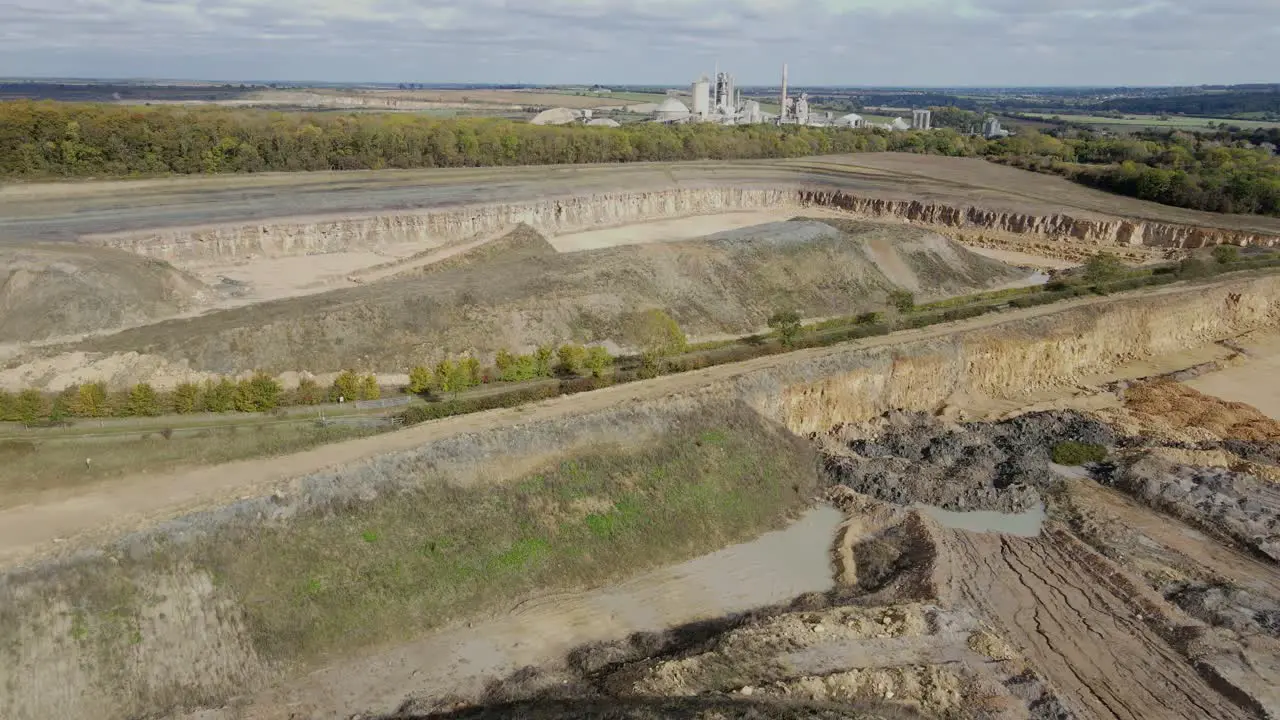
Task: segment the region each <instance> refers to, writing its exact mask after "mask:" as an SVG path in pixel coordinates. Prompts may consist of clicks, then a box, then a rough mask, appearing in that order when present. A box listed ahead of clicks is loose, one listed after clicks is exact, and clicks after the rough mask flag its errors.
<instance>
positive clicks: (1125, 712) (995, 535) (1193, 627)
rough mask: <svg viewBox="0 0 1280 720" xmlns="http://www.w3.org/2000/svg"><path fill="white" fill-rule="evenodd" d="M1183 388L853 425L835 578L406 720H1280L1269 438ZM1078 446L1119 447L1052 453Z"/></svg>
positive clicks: (521, 676)
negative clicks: (1095, 454)
mask: <svg viewBox="0 0 1280 720" xmlns="http://www.w3.org/2000/svg"><path fill="white" fill-rule="evenodd" d="M1167 384H1168V381H1163V380H1157V381H1155V382H1144V383H1140V384H1137V385H1131V386H1128V387H1122V388H1118V390H1117V391H1118V392H1119V393H1120V400H1121V402H1120V403H1118V407H1115V408H1111V409H1109V410H1108V411H1107V412H1106V413H1103V414H1086V413H1081V412H1075V411H1061V410H1059V411H1049V412H1035V413H1028V414H1024V415H1020V416H1017V417H1013V418H1010V419H1005V420H1001V421H996V422H974V423H964V424H954V423H945V422H943V421H941V420H939V419H937V418H934V417H930V416H925V415H919V414H891V415H889V416H886V417H885V418H883V419H882V420H881V421H880V422H876V423H871V424H868V425H865V426H861V427H852V426H842V427H837V428H834V429H833V430H832V431H831V432H830V433H829V434H827V435H826V436H824V437H820V438H816V439H817V440H819V441H820V445H821V447H823V449H824V452H826V453H827V456H828V470H829V473H830V477H831V479H832V481H833V482H834V483H835V484H834V485H833V487H832V488H831V489H830V490H829V491H828V493H827V500H828V501H829V502H831V503H832V504H834V505H836V506H837V507H839V508H840V509H841V510H842V511H844V513H845V515H846V521H845V523H844V524H843V525H842V526H841V528H840V530H839V531H838V532H837V533H836V537H835V538H834V540H833V542H832V546H831V561H832V568H833V573H834V578H835V581H836V586H835V588H834V589H832V590H830V591H828V592H824V593H811V594H809V595H805V596H801V597H799V598H797V599H795V600H793V601H792V602H790V603H785V604H782V605H778V606H775V607H770V608H762V609H758V610H755V611H753V612H750V613H746V614H741V615H735V616H731V617H725V618H720V619H716V620H708V621H703V622H699V623H694V624H691V625H688V626H684V627H680V628H675V629H672V630H669V631H666V632H662V633H641V634H637V635H633V636H632V637H630V638H627V639H624V640H619V641H614V642H605V643H593V644H589V645H586V646H583V647H579V648H577V649H575V650H573V651H571V652H569V653H568V654H567V655H566V656H565V658H564V659H563V661H562V662H559V663H554V664H550V665H544V666H539V667H537V668H533V667H530V668H526V669H524V670H522V671H519V672H516V673H513V674H511V675H510V676H508V677H506V678H503V679H501V680H496V681H494V682H492V683H491V684H490V685H489V686H488V688H487V689H486V691H485V692H484V693H483V694H482V695H481V696H479V697H462V696H453V697H444V696H431V697H427V696H419V697H415V698H412V699H410V700H408V701H406V703H405V705H404V706H403V707H402V708H401V710H400V712H399V713H396V714H393V715H391V716H388V717H394V718H403V719H407V718H479V717H493V718H515V717H537V718H578V717H594V716H598V715H601V714H608V715H610V716H613V717H627V718H632V717H635V718H648V717H690V718H730V717H733V718H737V717H743V718H745V717H797V718H798V717H804V718H819V717H822V718H825V717H833V718H834V717H839V718H864V717H865V718H873V717H939V718H1134V719H1137V718H1155V717H1159V718H1256V717H1274V716H1276V713H1277V712H1280V692H1277V690H1276V688H1277V687H1278V683H1277V681H1280V568H1278V567H1277V564H1276V559H1275V556H1274V554H1273V553H1274V551H1275V548H1276V546H1275V538H1276V527H1277V519H1276V509H1277V507H1280V500H1278V498H1277V495H1276V491H1275V489H1274V488H1275V485H1274V484H1273V481H1272V480H1271V479H1270V475H1269V473H1271V472H1273V471H1275V470H1276V469H1277V466H1276V458H1277V455H1278V453H1277V447H1276V444H1275V439H1274V438H1273V437H1272V434H1273V433H1272V432H1271V429H1272V428H1271V426H1270V425H1268V424H1267V423H1266V422H1264V420H1265V418H1263V417H1260V416H1257V415H1255V413H1256V411H1253V410H1252V409H1251V408H1248V407H1247V406H1240V405H1238V404H1233V403H1226V402H1224V401H1220V400H1216V399H1214V398H1211V397H1209V396H1202V395H1200V394H1199V393H1196V392H1195V391H1188V390H1187V389H1186V388H1184V387H1182V386H1178V387H1169V386H1167ZM1171 396H1174V397H1178V398H1181V399H1183V400H1186V401H1187V407H1189V408H1192V410H1190V411H1188V412H1187V414H1186V416H1185V417H1183V418H1181V419H1180V421H1179V422H1178V423H1177V425H1178V426H1179V427H1176V428H1175V427H1170V426H1169V424H1168V418H1169V414H1168V413H1160V412H1155V410H1157V409H1158V406H1159V402H1162V401H1163V400H1161V398H1165V399H1167V398H1168V397H1171ZM1161 423H1163V426H1162V428H1157V427H1156V426H1157V425H1160V424H1161ZM1158 429H1159V430H1160V432H1157V430H1158ZM1233 434H1235V435H1239V436H1242V437H1232V435H1233ZM1067 441H1072V442H1077V443H1088V444H1096V445H1099V446H1102V447H1104V448H1105V449H1106V450H1107V453H1108V455H1107V458H1106V460H1105V461H1102V462H1097V463H1094V464H1091V465H1087V466H1085V467H1082V468H1064V467H1062V466H1058V465H1055V464H1053V463H1052V462H1051V456H1052V453H1053V448H1054V447H1055V446H1056V445H1058V444H1059V443H1063V442H1067ZM920 503H924V504H927V505H932V506H939V507H943V508H947V509H950V510H961V511H966V510H968V511H972V510H984V511H1003V512H1018V511H1023V510H1025V509H1027V508H1036V507H1038V506H1041V505H1043V506H1045V507H1046V508H1047V511H1048V519H1047V520H1046V522H1045V524H1044V528H1043V530H1042V532H1041V533H1040V534H1039V535H1038V536H1030V537H1025V536H1017V535H1013V534H1005V533H1001V532H974V531H970V530H963V529H955V528H950V527H944V526H943V525H942V524H939V523H938V522H937V521H936V520H935V519H933V514H932V513H930V512H925V511H923V510H921V509H919V507H918V506H919V504H920ZM988 514H990V513H988Z"/></svg>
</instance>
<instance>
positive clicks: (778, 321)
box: [769, 310, 802, 347]
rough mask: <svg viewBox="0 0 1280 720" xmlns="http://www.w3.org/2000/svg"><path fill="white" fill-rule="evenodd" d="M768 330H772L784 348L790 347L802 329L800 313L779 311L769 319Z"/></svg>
mask: <svg viewBox="0 0 1280 720" xmlns="http://www.w3.org/2000/svg"><path fill="white" fill-rule="evenodd" d="M769 329H771V330H773V332H774V334H776V335H777V336H778V340H779V341H781V342H782V344H783V345H784V346H785V347H791V346H792V345H794V344H795V341H796V337H797V336H799V335H800V330H801V329H802V328H801V325H800V313H798V312H796V311H795V310H779V311H778V312H776V313H774V314H773V315H772V316H771V317H770V318H769Z"/></svg>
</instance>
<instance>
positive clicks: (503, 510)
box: [195, 406, 819, 662]
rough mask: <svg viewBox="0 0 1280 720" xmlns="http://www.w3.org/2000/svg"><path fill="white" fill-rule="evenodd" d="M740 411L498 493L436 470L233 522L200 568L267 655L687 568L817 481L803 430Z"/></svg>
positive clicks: (317, 655)
mask: <svg viewBox="0 0 1280 720" xmlns="http://www.w3.org/2000/svg"><path fill="white" fill-rule="evenodd" d="M734 407H735V409H733V410H725V411H719V412H716V413H711V414H707V415H703V416H700V417H698V418H695V419H686V420H682V421H680V422H679V423H678V426H677V427H675V428H673V429H672V430H671V431H670V432H669V433H668V434H667V435H665V436H664V437H661V438H660V439H658V440H657V441H655V442H653V443H651V444H649V445H647V446H645V447H643V448H640V449H636V450H622V449H602V450H598V451H595V452H591V453H588V454H584V455H581V456H578V457H576V458H574V459H573V460H572V461H569V462H563V463H560V464H557V465H555V466H552V467H548V468H545V469H543V470H542V471H541V472H538V473H531V474H530V475H528V476H526V477H523V478H519V479H517V480H515V481H513V482H510V483H506V484H504V485H501V486H498V487H493V486H488V487H469V488H464V487H458V486H456V485H453V484H450V483H447V482H444V481H443V480H442V479H437V478H427V479H425V480H424V481H423V484H422V486H421V487H420V488H418V489H416V490H413V491H409V492H403V493H398V494H396V495H395V496H394V497H386V498H383V499H380V500H377V501H373V502H370V503H367V504H360V505H356V506H348V507H342V508H332V509H331V510H330V511H327V512H324V513H320V514H313V515H311V516H306V517H299V518H296V519H294V520H292V521H290V522H288V523H287V524H284V525H268V526H265V527H263V526H259V527H257V528H255V529H252V530H243V531H226V532H224V534H222V535H221V536H220V537H217V538H216V539H215V540H213V541H211V542H210V543H209V544H207V545H206V546H205V547H204V548H203V549H202V550H199V551H198V552H197V557H196V558H195V562H196V565H197V566H204V567H207V568H209V569H210V570H211V572H212V573H213V574H214V576H215V577H218V578H220V579H221V582H222V583H223V584H224V585H225V586H226V587H227V588H228V589H230V590H231V591H232V592H233V594H234V595H235V596H236V597H238V598H241V599H242V601H243V605H244V607H245V608H246V612H247V619H248V622H249V626H250V629H251V632H252V634H253V637H254V641H255V645H256V646H257V647H258V649H259V651H260V652H262V653H264V654H265V655H266V656H267V657H269V658H272V659H275V660H283V661H290V660H302V661H304V662H307V661H314V660H319V659H322V658H324V657H325V656H327V655H328V654H329V653H331V652H343V653H349V652H351V650H352V649H353V648H357V647H361V646H367V645H370V644H376V643H380V642H384V641H389V640H395V639H402V638H404V637H408V636H412V635H414V634H416V633H421V632H423V631H426V630H429V629H431V628H433V627H437V626H439V625H441V624H442V623H445V622H448V621H450V620H452V619H455V618H457V617H460V616H464V615H472V614H475V613H479V612H484V611H486V610H493V609H498V608H502V607H508V606H510V605H511V604H512V603H514V602H516V601H518V600H519V599H520V598H521V597H522V596H526V595H528V594H530V593H533V592H535V591H538V592H543V591H556V590H566V589H571V588H575V587H582V586H590V585H595V584H599V583H601V582H605V581H607V580H610V579H612V578H616V577H619V576H623V575H630V574H634V573H636V572H639V571H642V570H644V569H646V568H650V567H655V566H658V565H662V564H667V563H672V562H678V561H681V560H684V559H687V558H690V557H693V556H696V555H698V554H701V553H705V552H709V551H711V550H714V549H718V548H721V547H724V546H725V545H727V544H730V543H733V542H736V541H742V540H745V539H748V538H750V537H752V536H754V535H756V534H758V533H759V532H761V531H763V530H765V529H767V528H769V527H772V526H775V525H777V524H778V523H779V522H780V521H781V520H782V519H783V518H784V517H785V516H786V515H787V514H789V513H790V512H791V511H793V510H795V509H797V508H799V507H801V506H802V505H803V503H804V502H805V501H806V500H807V498H808V497H810V495H811V493H812V491H813V490H814V488H816V487H817V484H818V481H819V473H818V466H817V463H816V460H815V458H814V456H813V455H812V450H811V449H810V448H808V447H807V444H806V443H805V442H804V441H803V440H801V439H799V438H795V437H793V436H791V435H790V434H788V433H785V432H783V431H782V430H781V429H780V428H776V427H773V426H771V425H767V424H765V422H764V421H763V420H761V419H759V418H757V417H754V416H753V415H751V414H750V413H749V411H748V410H746V409H745V408H738V407H737V406H734ZM372 528H377V530H376V532H375V531H374V530H372Z"/></svg>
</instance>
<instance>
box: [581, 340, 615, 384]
mask: <svg viewBox="0 0 1280 720" xmlns="http://www.w3.org/2000/svg"><path fill="white" fill-rule="evenodd" d="M583 365H584V366H585V367H586V369H587V370H589V371H591V376H592V377H597V378H599V377H604V374H605V372H606V371H608V369H609V366H611V365H613V357H612V356H611V355H609V351H608V350H606V349H604V348H603V347H601V346H599V345H592V346H591V347H589V348H587V358H586V360H585V361H584V363H583Z"/></svg>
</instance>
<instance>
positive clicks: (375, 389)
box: [360, 375, 382, 400]
mask: <svg viewBox="0 0 1280 720" xmlns="http://www.w3.org/2000/svg"><path fill="white" fill-rule="evenodd" d="M381 397H382V388H381V387H379V386H378V376H377V375H365V376H364V377H363V378H361V380H360V399H361V400H377V399H379V398H381Z"/></svg>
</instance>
